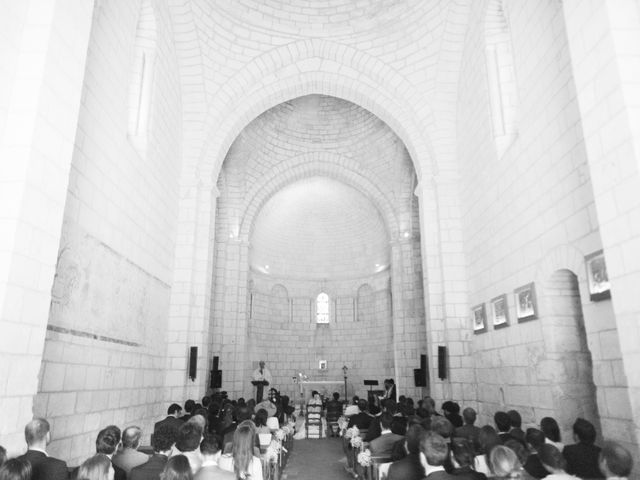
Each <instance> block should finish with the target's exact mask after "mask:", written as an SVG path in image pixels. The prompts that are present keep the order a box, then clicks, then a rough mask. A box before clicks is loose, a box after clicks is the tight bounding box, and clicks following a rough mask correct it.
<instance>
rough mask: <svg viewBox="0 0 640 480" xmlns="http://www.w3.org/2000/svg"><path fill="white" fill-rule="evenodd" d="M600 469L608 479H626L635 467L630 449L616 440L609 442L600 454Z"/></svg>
mask: <svg viewBox="0 0 640 480" xmlns="http://www.w3.org/2000/svg"><path fill="white" fill-rule="evenodd" d="M599 464H600V471H601V472H602V474H603V475H604V476H605V478H607V479H617V480H621V479H626V478H628V477H629V474H630V473H631V469H632V468H633V458H632V457H631V454H630V453H629V451H628V450H627V449H626V448H624V447H623V446H622V445H620V444H619V443H616V442H608V443H606V444H605V445H604V447H603V448H602V451H601V452H600V456H599Z"/></svg>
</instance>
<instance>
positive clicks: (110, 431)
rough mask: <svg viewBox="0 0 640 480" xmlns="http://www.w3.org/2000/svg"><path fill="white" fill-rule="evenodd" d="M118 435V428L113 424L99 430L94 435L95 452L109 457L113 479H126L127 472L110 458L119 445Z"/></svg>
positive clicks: (119, 434)
mask: <svg viewBox="0 0 640 480" xmlns="http://www.w3.org/2000/svg"><path fill="white" fill-rule="evenodd" d="M120 436H121V433H120V429H119V428H118V427H116V426H115V425H109V426H108V427H105V428H103V429H102V430H100V431H99V432H98V436H97V437H96V453H98V454H101V455H105V456H107V457H109V460H111V465H112V466H113V471H114V472H115V475H114V480H127V472H125V471H124V470H123V469H122V468H120V467H119V466H117V465H115V464H114V463H113V460H112V458H113V455H114V454H115V453H116V451H117V450H118V446H119V445H120Z"/></svg>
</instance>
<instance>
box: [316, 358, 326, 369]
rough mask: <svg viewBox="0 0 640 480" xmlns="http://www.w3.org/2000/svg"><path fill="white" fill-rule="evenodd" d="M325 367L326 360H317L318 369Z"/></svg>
mask: <svg viewBox="0 0 640 480" xmlns="http://www.w3.org/2000/svg"><path fill="white" fill-rule="evenodd" d="M326 369H327V361H326V360H319V361H318V370H326Z"/></svg>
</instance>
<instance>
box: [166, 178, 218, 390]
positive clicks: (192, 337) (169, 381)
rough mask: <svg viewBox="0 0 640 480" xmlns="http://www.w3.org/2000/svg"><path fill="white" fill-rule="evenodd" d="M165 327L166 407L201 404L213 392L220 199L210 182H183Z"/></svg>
mask: <svg viewBox="0 0 640 480" xmlns="http://www.w3.org/2000/svg"><path fill="white" fill-rule="evenodd" d="M181 188H182V192H181V201H180V213H179V227H178V238H177V242H176V253H175V262H174V277H173V284H172V287H171V304H170V309H169V320H168V324H167V364H166V380H165V388H166V389H167V393H166V399H165V401H166V402H170V401H173V402H175V401H177V402H180V401H182V400H183V399H186V398H193V399H194V400H195V399H198V398H200V397H202V395H203V394H204V393H205V392H206V390H207V387H208V386H209V370H210V367H211V365H210V363H211V358H210V355H209V351H210V334H209V333H210V332H209V325H210V322H209V317H210V311H211V282H212V276H213V268H212V265H213V262H212V257H213V247H212V240H211V238H212V236H213V232H214V231H215V212H216V202H217V198H218V196H219V194H220V192H219V191H218V189H217V187H216V186H215V185H214V184H213V183H212V181H211V180H210V179H197V178H195V177H192V178H191V179H190V181H188V182H183V185H182V187H181ZM192 346H195V347H198V357H197V358H198V368H197V373H196V381H191V380H190V379H189V378H188V362H189V348H190V347H192Z"/></svg>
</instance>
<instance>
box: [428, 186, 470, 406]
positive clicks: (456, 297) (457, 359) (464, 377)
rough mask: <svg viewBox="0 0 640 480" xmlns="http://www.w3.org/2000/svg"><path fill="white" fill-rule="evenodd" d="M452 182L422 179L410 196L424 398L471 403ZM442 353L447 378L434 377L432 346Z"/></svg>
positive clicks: (460, 252) (460, 245) (466, 309)
mask: <svg viewBox="0 0 640 480" xmlns="http://www.w3.org/2000/svg"><path fill="white" fill-rule="evenodd" d="M457 188H458V178H457V176H456V175H454V174H449V175H447V176H444V175H440V176H435V175H431V176H427V177H423V178H422V179H421V180H420V182H419V184H418V186H417V188H416V190H415V194H416V195H417V196H418V198H419V202H420V203H419V205H420V232H421V245H422V265H423V279H424V280H423V285H424V301H425V311H426V322H427V325H426V336H427V350H428V354H429V372H428V374H429V384H430V388H429V392H428V393H429V394H430V395H431V396H433V397H434V398H435V399H436V400H438V399H452V398H453V399H455V400H456V401H460V402H465V401H467V402H468V401H475V400H476V393H475V388H474V385H475V372H474V369H473V360H472V358H471V341H470V340H471V335H472V330H471V324H470V314H469V305H468V285H467V282H468V280H467V278H466V268H465V265H466V261H465V255H464V249H463V243H462V225H461V217H460V205H459V199H458V191H457ZM439 345H443V346H446V347H447V352H448V358H447V362H448V372H447V373H448V378H447V379H446V380H444V381H441V380H440V379H438V375H437V373H438V371H437V368H438V356H437V353H438V351H437V347H438V346H439Z"/></svg>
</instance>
